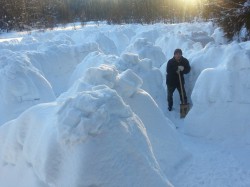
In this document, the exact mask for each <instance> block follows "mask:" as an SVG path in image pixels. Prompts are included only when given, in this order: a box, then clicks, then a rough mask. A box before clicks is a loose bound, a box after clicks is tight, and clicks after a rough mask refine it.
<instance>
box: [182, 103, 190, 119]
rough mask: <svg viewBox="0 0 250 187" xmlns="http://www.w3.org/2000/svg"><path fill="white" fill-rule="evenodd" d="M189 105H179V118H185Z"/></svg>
mask: <svg viewBox="0 0 250 187" xmlns="http://www.w3.org/2000/svg"><path fill="white" fill-rule="evenodd" d="M189 109H190V108H189V104H188V103H187V104H180V118H185V117H186V115H187V113H188V111H189Z"/></svg>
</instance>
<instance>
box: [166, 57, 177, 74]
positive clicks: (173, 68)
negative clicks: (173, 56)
mask: <svg viewBox="0 0 250 187" xmlns="http://www.w3.org/2000/svg"><path fill="white" fill-rule="evenodd" d="M177 70H178V66H177V65H175V64H174V63H173V62H172V61H171V60H169V61H168V65H167V73H168V74H173V73H175V72H176V71H177Z"/></svg>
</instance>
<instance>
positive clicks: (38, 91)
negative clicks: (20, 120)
mask: <svg viewBox="0 0 250 187" xmlns="http://www.w3.org/2000/svg"><path fill="white" fill-rule="evenodd" d="M0 62H1V67H0V77H1V79H0V85H1V91H0V95H1V96H2V99H1V100H0V124H3V123H4V122H6V121H8V120H10V119H14V118H15V117H17V116H18V115H19V114H21V113H22V112H23V111H24V110H26V109H27V108H29V107H31V106H33V105H35V104H38V103H42V102H49V101H52V100H54V99H55V95H54V92H53V90H52V87H51V85H50V83H49V82H48V81H47V80H46V79H45V78H44V76H42V74H41V72H40V71H39V70H38V69H36V68H35V67H34V66H33V65H32V64H31V62H30V59H29V58H28V56H27V55H25V54H22V53H18V52H16V53H15V52H11V51H8V50H2V51H0Z"/></svg>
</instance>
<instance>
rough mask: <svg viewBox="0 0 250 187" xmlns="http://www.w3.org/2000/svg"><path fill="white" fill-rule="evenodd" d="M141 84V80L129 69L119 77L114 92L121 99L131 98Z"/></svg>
mask: <svg viewBox="0 0 250 187" xmlns="http://www.w3.org/2000/svg"><path fill="white" fill-rule="evenodd" d="M142 84H143V81H142V79H141V78H140V77H139V76H138V75H136V74H135V73H134V72H133V71H132V70H130V69H129V70H126V71H124V72H122V73H121V74H120V75H119V77H118V82H117V85H116V90H117V91H118V92H119V94H120V95H121V96H123V97H132V96H133V95H134V94H135V93H136V92H137V91H138V89H139V88H140V87H141V86H142Z"/></svg>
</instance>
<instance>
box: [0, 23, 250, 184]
mask: <svg viewBox="0 0 250 187" xmlns="http://www.w3.org/2000/svg"><path fill="white" fill-rule="evenodd" d="M175 48H181V49H182V50H183V55H184V56H185V57H186V58H187V59H188V60H189V61H190V64H191V72H190V73H189V74H188V75H186V76H185V79H186V84H185V87H186V91H187V95H188V100H189V102H190V105H191V110H190V112H189V113H188V115H187V116H186V118H185V119H180V118H179V103H180V101H179V96H178V93H177V92H175V94H174V110H173V111H172V112H169V111H167V92H166V85H165V82H166V72H165V71H166V64H167V61H168V59H170V58H172V57H173V52H174V50H175ZM0 78H1V79H0V85H1V91H0V94H1V97H0V145H1V146H0V184H1V186H3V187H16V186H20V187H80V186H81V187H85V186H86V187H87V186H96V187H100V186H103V187H113V186H114V187H120V186H121V187H123V186H124V187H125V186H126V187H127V186H135V187H137V186H138V187H140V186H145V187H155V186H157V187H158V186H159V187H161V186H175V187H190V186H192V187H196V186H197V187H198V186H199V187H200V186H203V187H211V186H213V187H221V186H229V187H235V186H237V187H238V186H239V187H247V186H250V164H249V163H250V159H249V154H250V146H249V145H250V138H249V133H250V115H249V114H250V97H249V95H250V42H240V43H239V42H232V43H227V40H226V39H225V38H224V37H223V32H222V30H221V29H220V28H217V27H215V26H214V25H213V24H212V23H210V22H204V23H203V22H201V23H199V22H197V23H182V24H161V23H158V24H154V25H136V24H133V25H107V24H105V23H101V24H98V25H96V24H95V23H89V24H87V25H86V26H84V27H82V28H81V27H80V26H77V27H72V26H69V27H66V28H58V29H55V30H54V31H46V32H39V31H32V32H29V33H25V32H22V33H17V32H13V33H9V34H3V35H0Z"/></svg>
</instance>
